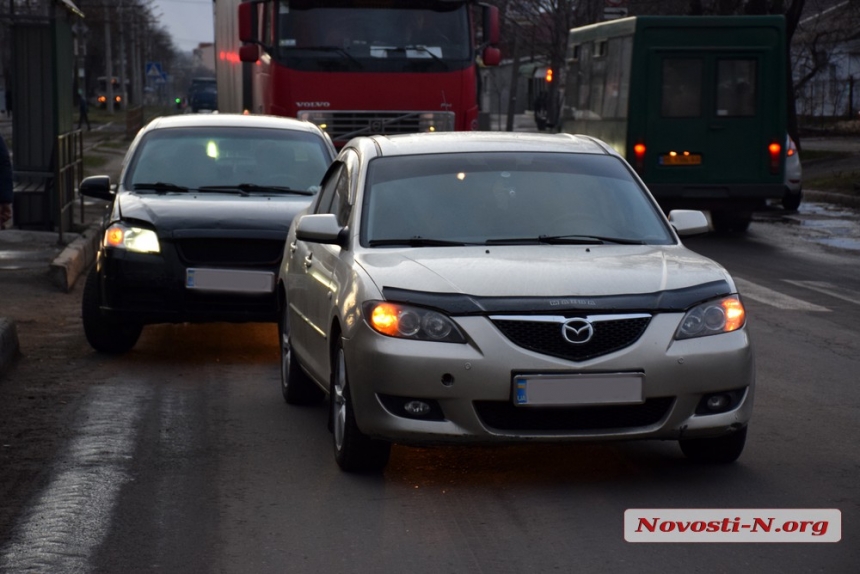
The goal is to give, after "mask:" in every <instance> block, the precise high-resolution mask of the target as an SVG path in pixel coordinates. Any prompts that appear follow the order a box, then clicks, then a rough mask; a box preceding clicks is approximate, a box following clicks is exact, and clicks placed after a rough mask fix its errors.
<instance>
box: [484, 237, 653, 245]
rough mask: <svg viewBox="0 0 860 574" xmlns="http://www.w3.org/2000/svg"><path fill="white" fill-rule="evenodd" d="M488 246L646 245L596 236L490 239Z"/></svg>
mask: <svg viewBox="0 0 860 574" xmlns="http://www.w3.org/2000/svg"><path fill="white" fill-rule="evenodd" d="M486 243H487V245H519V244H533V243H546V244H548V245H603V244H605V243H616V244H619V245H645V242H644V241H642V240H640V239H627V238H624V237H601V236H596V235H538V236H537V237H512V238H506V239H488V240H487V242H486Z"/></svg>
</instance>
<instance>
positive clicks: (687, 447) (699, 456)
mask: <svg viewBox="0 0 860 574" xmlns="http://www.w3.org/2000/svg"><path fill="white" fill-rule="evenodd" d="M746 442H747V427H744V428H743V429H741V430H739V431H735V432H733V433H731V434H727V435H724V436H721V437H716V438H694V439H681V440H679V441H678V444H679V445H680V446H681V452H683V453H684V455H685V456H686V457H687V458H689V459H690V460H694V461H696V462H706V463H715V464H728V463H730V462H735V461H736V460H737V459H738V457H739V456H741V453H742V452H743V451H744V445H746Z"/></svg>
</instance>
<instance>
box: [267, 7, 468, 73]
mask: <svg viewBox="0 0 860 574" xmlns="http://www.w3.org/2000/svg"><path fill="white" fill-rule="evenodd" d="M278 20H279V22H278V26H279V28H278V29H279V34H278V39H277V54H278V56H279V57H280V58H281V59H285V60H286V61H287V62H288V63H289V64H291V65H293V66H295V67H299V68H302V69H331V68H332V67H334V66H337V67H342V68H344V69H349V70H354V71H382V70H385V71H389V70H390V71H399V70H408V71H421V70H422V69H433V70H436V69H438V68H439V67H440V66H441V65H443V64H444V65H447V66H451V65H452V64H456V63H458V62H460V63H465V64H468V63H469V61H470V55H471V37H470V33H469V21H468V10H467V7H466V4H465V3H460V2H433V1H426V0H425V1H420V0H419V1H415V2H403V3H399V4H397V3H392V2H368V1H366V0H365V1H361V0H352V1H344V0H339V1H338V0H328V1H308V0H281V2H280V6H279V18H278Z"/></svg>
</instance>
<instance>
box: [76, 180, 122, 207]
mask: <svg viewBox="0 0 860 574" xmlns="http://www.w3.org/2000/svg"><path fill="white" fill-rule="evenodd" d="M80 193H81V195H84V196H86V197H94V198H96V199H104V200H106V201H113V198H114V195H115V194H114V192H113V190H112V189H111V186H110V176H107V175H93V176H90V177H85V178H84V179H83V180H82V181H81V185H80Z"/></svg>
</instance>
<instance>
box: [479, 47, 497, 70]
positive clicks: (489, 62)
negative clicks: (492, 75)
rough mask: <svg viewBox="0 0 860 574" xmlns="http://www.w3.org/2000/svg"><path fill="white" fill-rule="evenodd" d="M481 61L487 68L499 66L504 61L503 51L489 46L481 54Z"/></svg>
mask: <svg viewBox="0 0 860 574" xmlns="http://www.w3.org/2000/svg"><path fill="white" fill-rule="evenodd" d="M481 61H482V62H483V63H484V65H485V66H498V65H499V62H501V61H502V51H501V50H499V49H498V48H493V47H492V46H487V47H486V48H484V52H483V53H482V54H481Z"/></svg>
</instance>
